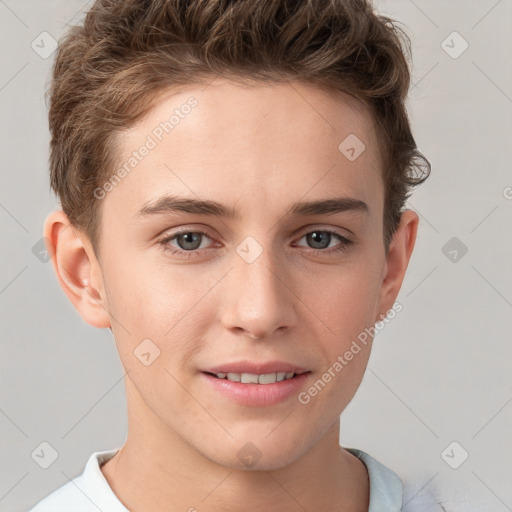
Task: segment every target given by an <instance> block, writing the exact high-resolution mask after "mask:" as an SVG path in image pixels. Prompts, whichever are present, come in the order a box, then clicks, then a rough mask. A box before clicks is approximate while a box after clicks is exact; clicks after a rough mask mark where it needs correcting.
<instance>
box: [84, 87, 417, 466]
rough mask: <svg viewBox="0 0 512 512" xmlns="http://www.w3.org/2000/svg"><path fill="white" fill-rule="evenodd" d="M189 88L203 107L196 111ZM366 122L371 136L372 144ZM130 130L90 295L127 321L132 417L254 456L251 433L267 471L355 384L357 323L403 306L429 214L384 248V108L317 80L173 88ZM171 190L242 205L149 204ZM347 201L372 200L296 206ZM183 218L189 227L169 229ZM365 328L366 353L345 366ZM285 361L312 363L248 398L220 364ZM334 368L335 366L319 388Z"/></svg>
mask: <svg viewBox="0 0 512 512" xmlns="http://www.w3.org/2000/svg"><path fill="white" fill-rule="evenodd" d="M191 96H193V97H194V98H195V100H197V105H196V106H194V107H193V108H190V109H187V108H181V107H182V106H183V105H185V104H187V100H188V99H189V98H190V97H191ZM175 109H178V111H179V112H180V113H181V114H180V115H178V114H177V117H178V118H179V122H176V118H174V121H173V122H174V123H175V126H174V128H173V129H172V131H170V130H169V133H166V132H165V130H164V131H162V130H163V129H162V126H161V125H160V123H165V122H166V121H168V120H169V118H170V116H171V115H172V114H173V112H174V111H175ZM185 112H188V114H187V113H185ZM159 126H160V128H161V129H160V130H158V129H157V128H158V127H159ZM166 128H167V129H169V126H166ZM148 136H149V137H150V139H152V140H153V141H156V146H155V147H153V145H154V144H153V143H152V142H151V141H150V139H148ZM348 136H350V137H352V138H351V139H348V142H347V143H345V146H342V148H341V151H340V149H339V146H340V144H341V143H342V142H343V141H344V140H345V139H346V138H347V137H348ZM354 136H355V137H357V139H359V141H361V142H362V143H363V144H364V146H365V149H364V151H363V152H362V153H360V154H359V156H357V153H358V152H359V151H360V148H361V146H358V145H357V144H360V142H357V141H356V139H355V138H354ZM159 138H160V139H161V140H158V139H159ZM354 141H356V142H357V144H356V145H354V144H355V143H354ZM118 143H119V145H118V149H117V150H118V152H119V160H118V161H119V164H120V167H121V165H122V164H124V163H125V162H128V161H129V158H130V157H131V156H133V152H134V151H136V152H137V153H138V156H136V158H140V161H138V160H137V164H136V165H135V166H134V167H133V168H132V169H131V171H130V172H129V173H128V174H127V175H126V176H125V177H124V178H123V179H121V181H120V182H119V183H118V184H117V185H116V186H115V187H114V188H113V190H111V191H110V192H108V193H106V195H105V197H104V198H103V199H101V200H102V201H103V205H102V208H103V210H102V221H101V223H102V228H101V229H102V232H101V241H100V247H101V249H100V253H101V255H100V258H99V262H98V261H96V260H95V258H94V255H93V253H92V251H91V249H90V246H89V245H87V244H86V247H87V254H88V256H89V258H90V259H89V262H90V274H88V279H89V285H88V286H89V290H88V291H87V293H85V292H84V294H83V297H82V300H80V301H78V300H76V301H74V302H75V305H76V307H77V309H79V311H80V312H81V313H82V316H83V317H84V318H86V320H87V321H88V322H89V323H91V324H93V325H96V326H109V325H111V326H112V330H113V333H114V336H115V340H116V344H117V348H118V350H119V354H120V358H121V361H122V363H123V366H124V368H125V370H126V371H127V372H128V373H127V377H126V379H127V389H128V407H129V415H130V421H132V420H133V421H137V422H138V423H139V425H140V424H143V425H145V427H146V429H147V430H146V431H147V432H148V435H150V434H149V432H151V431H152V430H154V429H155V428H157V429H159V430H160V431H162V430H163V431H165V432H167V433H168V434H169V435H172V436H177V437H179V438H180V439H182V440H185V441H186V443H187V444H188V445H189V446H191V447H192V448H194V449H195V450H197V452H199V453H201V454H202V455H204V456H205V457H206V458H208V459H210V460H212V461H215V462H218V463H221V464H224V465H227V466H233V467H240V468H243V467H244V464H243V461H242V459H241V458H239V456H238V454H239V451H240V450H241V449H242V448H244V446H245V448H244V450H249V451H251V450H254V448H250V447H249V448H248V447H247V446H246V444H247V443H252V444H253V445H254V446H255V447H256V449H257V452H255V454H256V455H255V457H256V459H257V458H258V457H259V455H258V454H261V459H260V460H259V461H258V462H257V463H256V465H255V466H254V469H260V468H261V469H271V468H278V467H282V466H284V465H286V464H289V463H291V462H292V461H294V460H296V459H297V458H298V457H299V456H301V455H302V454H304V453H306V452H307V451H308V450H309V449H310V448H311V447H312V446H314V445H315V444H316V443H317V442H318V441H319V440H320V439H321V438H322V437H323V436H324V435H325V434H326V433H327V432H328V430H329V429H330V428H331V427H332V426H333V425H335V423H336V422H337V420H338V419H339V415H340V413H341V412H342V411H343V409H344V408H345V407H346V406H347V404H348V403H349V402H350V400H351V399H352V397H353V396H354V393H355V391H356V390H357V388H358V386H359V384H360V381H361V379H362V377H363V373H364V370H365V367H366V364H367V361H368V357H369V354H370V345H371V337H368V341H367V344H366V345H364V344H363V343H361V342H360V341H357V340H358V335H359V334H360V333H362V332H364V331H365V328H370V327H373V325H374V323H375V322H376V321H378V320H380V319H381V318H382V317H381V315H382V314H384V315H385V314H386V312H387V311H388V310H389V309H390V308H391V307H392V306H393V303H394V301H395V298H396V295H397V293H398V290H399V288H400V285H401V282H402V278H403V275H404V272H405V269H406V267H407V263H408V260H409V257H410V254H411V251H412V247H413V245H414V239H415V234H416V227H417V216H416V215H415V214H414V213H413V212H411V211H407V212H405V213H404V215H403V216H402V224H401V226H400V229H399V231H398V232H397V234H396V235H395V239H394V241H393V242H392V245H391V249H390V251H389V253H388V254H386V253H385V251H384V243H383V210H384V186H383V182H382V178H381V168H380V164H379V156H378V153H377V141H376V135H375V132H374V129H373V127H372V122H371V119H370V117H369V115H368V114H367V113H366V111H364V110H363V109H361V108H357V109H356V108H354V107H353V106H351V105H350V104H349V103H347V102H346V101H345V100H344V99H343V97H342V96H337V97H336V96H334V95H330V94H328V93H327V92H324V91H322V90H320V89H317V88H314V87H312V86H310V85H306V84H300V83H294V84H293V86H292V85H287V84H278V85H277V84H276V85H272V86H268V85H265V86H264V85H258V86H254V87H241V86H240V85H235V84H233V83H230V82H228V81H221V80H218V79H217V80H215V81H214V82H213V83H211V84H210V85H209V86H208V87H206V88H204V86H190V87H189V88H186V89H184V90H182V91H181V92H179V93H175V94H171V93H169V94H168V95H165V96H163V97H162V99H161V100H160V101H159V103H158V104H157V106H156V108H154V109H153V110H152V111H151V112H150V113H149V115H147V116H146V117H145V118H144V119H143V120H142V121H141V122H140V123H138V124H137V125H136V126H134V127H133V128H132V129H130V130H127V131H126V132H124V133H123V134H122V135H120V136H119V138H118ZM145 144H146V146H147V147H149V148H150V149H149V150H148V151H147V152H146V151H144V150H142V151H140V148H141V146H143V145H145ZM351 147H354V151H351V149H350V148H351ZM141 153H144V154H146V153H147V155H146V156H144V157H142V156H141ZM347 156H349V157H350V158H348V157H347ZM354 156H357V158H355V159H354ZM131 163H132V164H133V163H134V162H133V161H132V162H131ZM166 195H169V196H171V195H172V196H173V197H174V198H178V199H189V200H193V201H199V200H200V201H212V202H213V201H214V202H215V203H218V204H219V205H222V206H223V207H224V208H225V209H226V210H228V209H229V210H230V211H236V212H237V216H236V217H230V216H228V215H222V214H219V213H217V214H215V215H212V214H207V213H200V212H199V211H196V212H192V213H191V212H184V211H179V210H173V209H171V208H169V209H166V208H165V207H164V206H165V203H162V205H164V206H163V207H162V208H161V210H160V213H151V214H150V213H147V214H141V213H139V212H140V211H141V210H142V209H143V208H144V207H147V206H148V205H149V206H151V205H153V206H154V205H155V204H156V203H158V202H160V201H162V198H163V197H164V196H166ZM340 198H346V199H347V198H351V199H353V200H354V201H358V202H363V203H365V205H366V207H360V208H349V209H346V210H343V209H338V210H336V209H335V211H332V212H330V213H329V210H325V209H324V210H325V211H324V212H323V213H322V212H321V211H317V212H315V208H310V211H309V214H308V211H307V210H305V209H303V210H304V211H302V212H300V213H293V212H290V209H291V208H292V206H293V205H296V204H297V203H309V202H324V201H328V200H334V199H340ZM168 205H171V202H170V201H169V203H168ZM318 209H319V208H317V209H316V210H318ZM320 210H321V208H320ZM198 231H202V232H204V233H206V235H207V236H205V235H196V236H194V233H197V232H198ZM328 231H334V232H336V233H337V234H339V236H340V237H344V238H346V239H349V240H351V243H348V244H347V243H346V242H344V241H343V240H341V241H340V239H338V238H337V237H336V236H334V235H329V233H328ZM178 232H184V233H189V235H185V236H181V237H177V238H174V239H171V238H172V237H173V235H176V234H178ZM164 239H167V241H166V242H165V243H164ZM86 268H87V267H81V270H80V272H85V273H86V274H87V270H86ZM84 269H85V270H84ZM91 289H94V290H97V296H96V298H94V299H93V297H92V296H93V295H94V293H93V292H91ZM106 311H107V312H108V313H106ZM144 340H146V341H144ZM147 340H150V341H147ZM354 340H356V341H357V343H358V345H359V347H360V350H359V352H357V354H355V355H353V358H352V359H351V360H350V361H346V358H344V360H345V362H346V364H344V365H343V369H342V370H338V371H335V370H334V367H335V363H336V361H339V359H338V357H339V356H341V357H343V356H344V354H345V353H346V352H347V351H348V350H349V349H350V347H351V346H352V344H353V342H354ZM141 343H143V345H141ZM157 351H159V356H158V357H156V358H155V359H154V360H153V358H154V357H155V354H156V352H157ZM142 353H146V355H141V354H142ZM147 353H149V355H147ZM141 360H143V361H146V362H151V361H152V362H151V363H150V364H148V365H146V364H143V362H141ZM148 360H149V361H148ZM276 361H277V362H282V363H286V364H287V365H291V366H294V367H300V368H302V369H304V370H307V371H308V372H309V373H307V374H306V375H305V376H302V377H301V380H300V385H298V386H295V388H293V389H292V391H291V392H290V393H289V394H288V395H286V396H284V397H282V398H281V399H280V400H277V401H273V402H270V403H266V404H262V403H261V401H262V400H263V399H262V398H261V396H260V395H259V393H262V392H263V389H261V388H264V387H265V386H266V384H258V385H257V386H259V388H257V389H255V390H254V389H253V391H254V393H255V395H256V398H255V399H254V400H255V401H254V402H252V403H249V402H246V401H244V400H248V399H247V397H246V393H245V390H242V398H240V399H239V400H237V399H235V398H233V397H232V396H230V395H228V394H225V393H224V392H221V391H220V390H219V386H218V385H216V384H219V383H220V381H217V380H215V381H214V380H213V379H216V378H215V377H209V376H207V375H206V374H205V372H207V371H211V370H212V369H214V368H217V369H219V368H222V367H223V366H224V365H227V364H231V363H237V362H240V363H242V364H243V362H249V363H253V364H264V363H268V362H276ZM278 366H279V364H278ZM336 368H339V366H336ZM329 369H331V379H330V381H329V382H326V383H325V380H328V377H326V378H325V380H324V383H325V385H324V386H318V385H317V387H319V389H320V391H317V393H316V394H315V392H314V391H313V392H312V393H309V392H308V390H310V388H311V387H312V386H314V384H315V382H317V381H318V380H319V379H320V380H322V376H323V375H324V374H326V373H328V372H329ZM273 371H276V370H273ZM249 373H252V372H249ZM265 373H271V372H270V371H269V372H265ZM333 375H334V376H333ZM222 382H225V381H222ZM289 385H290V383H288V384H286V386H289ZM235 386H238V387H240V386H243V384H238V385H235ZM246 386H251V387H253V386H255V385H246ZM272 386H273V387H274V388H278V389H280V388H282V387H283V385H282V384H278V385H272ZM247 389H248V388H247ZM269 389H270V388H269ZM306 395H307V396H306ZM258 396H259V398H258ZM308 397H309V400H308ZM258 400H259V402H258ZM241 453H242V454H244V453H245V452H244V451H242V452H241Z"/></svg>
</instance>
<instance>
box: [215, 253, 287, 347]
mask: <svg viewBox="0 0 512 512" xmlns="http://www.w3.org/2000/svg"><path fill="white" fill-rule="evenodd" d="M278 260H279V258H277V257H276V256H275V255H273V254H272V252H271V250H270V249H268V248H264V249H263V251H262V252H261V254H260V255H259V256H258V257H257V258H256V259H255V260H254V261H250V260H246V259H244V258H243V257H241V256H240V255H239V254H238V253H235V254H234V255H233V268H232V270H231V271H230V272H229V274H228V276H227V278H228V279H227V282H225V286H224V287H223V290H224V293H225V294H226V297H225V300H223V301H222V306H221V308H222V309H221V321H222V324H223V326H224V328H226V329H228V330H229V331H232V332H234V333H235V334H244V335H245V336H247V337H249V338H251V339H262V338H269V337H271V336H272V335H273V334H274V333H276V332H277V331H282V332H283V333H284V332H286V331H287V330H289V329H291V328H292V327H293V326H294V325H296V323H297V311H296V308H297V299H296V297H295V295H294V293H293V278H292V275H291V272H290V271H289V270H288V271H286V266H285V265H284V262H281V261H278ZM294 299H295V300H294Z"/></svg>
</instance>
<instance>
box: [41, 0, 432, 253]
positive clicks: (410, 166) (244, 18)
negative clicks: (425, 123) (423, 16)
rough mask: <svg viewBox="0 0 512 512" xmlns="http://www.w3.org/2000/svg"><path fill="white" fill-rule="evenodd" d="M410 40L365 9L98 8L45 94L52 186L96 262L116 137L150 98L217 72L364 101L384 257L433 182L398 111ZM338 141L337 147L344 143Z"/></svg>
mask: <svg viewBox="0 0 512 512" xmlns="http://www.w3.org/2000/svg"><path fill="white" fill-rule="evenodd" d="M410 54H411V50H410V40H409V38H408V36H407V34H406V33H405V32H404V31H403V30H402V29H400V28H399V27H398V25H397V24H396V22H395V21H393V20H391V19H390V18H387V17H385V16H382V15H379V14H377V13H376V12H375V11H374V9H373V7H372V5H371V4H370V2H369V1H367V0H97V1H96V2H95V3H94V4H93V6H92V7H91V9H90V10H89V12H88V13H87V15H86V17H85V20H84V22H83V24H81V25H77V26H73V27H71V29H70V30H69V32H68V33H67V34H66V36H65V37H64V38H63V39H61V41H60V42H59V46H58V49H57V53H56V58H55V63H54V68H53V76H52V81H51V84H50V88H49V90H48V92H47V95H48V97H49V100H50V110H49V125H50V132H51V143H50V183H51V187H52V189H53V190H54V191H55V193H56V194H57V195H58V197H59V198H60V201H61V206H62V209H63V211H64V212H65V213H66V215H67V216H68V218H69V220H70V222H71V224H72V225H74V226H76V227H78V228H80V229H81V230H83V231H84V232H85V233H86V234H87V236H88V237H89V239H90V241H91V243H92V246H93V248H94V250H95V252H96V254H98V251H99V226H100V218H101V208H100V207H101V201H100V200H98V199H96V197H95V194H94V190H95V189H96V188H97V187H98V186H99V185H100V184H101V183H104V182H105V180H108V179H109V177H110V176H111V175H112V174H113V172H114V171H115V168H114V166H115V163H116V155H115V150H114V149H115V143H114V136H115V135H116V134H117V133H118V132H119V131H121V130H123V129H126V128H129V127H130V126H131V125H133V124H134V123H135V122H136V121H138V120H139V119H141V118H142V117H143V116H144V115H145V114H146V113H147V112H148V111H149V109H150V108H151V107H152V106H153V104H154V103H155V100H156V97H157V93H158V92H160V91H163V90H164V89H165V88H167V87H169V86H173V85H186V84H192V83H207V81H208V80H209V81H211V79H212V76H214V75H217V74H218V75H223V76H225V75H232V76H235V77H240V79H251V80H253V79H254V80H261V81H266V82H272V81H275V82H283V81H288V80H300V81H309V82H313V83H315V84H317V85H319V86H322V87H327V88H328V89H329V90H332V91H342V92H344V93H348V94H349V95H351V96H353V97H355V98H357V99H358V100H360V101H362V102H363V103H364V104H365V105H366V106H367V107H368V108H369V111H370V113H371V116H372V119H373V121H374V123H375V128H376V131H377V134H378V137H379V141H380V148H379V150H380V151H379V154H380V156H381V161H382V166H383V169H382V173H383V174H382V178H383V183H384V189H385V206H384V212H383V215H384V223H383V224H384V225H383V237H384V245H385V249H386V252H387V250H388V248H389V243H390V241H391V239H392V236H393V234H394V232H395V231H396V228H397V226H398V224H399V222H400V216H401V212H402V208H403V206H404V204H405V202H406V200H407V199H408V197H409V195H410V188H411V187H413V186H415V185H418V184H420V183H422V182H423V181H424V180H425V179H426V178H427V177H428V175H429V174H430V164H429V162H428V160H427V159H426V158H425V157H424V156H423V155H422V154H421V153H420V152H419V150H418V149H417V147H416V144H415V141H414V138H413V136H412V133H411V128H410V125H409V119H408V115H407V111H406V107H405V101H406V96H407V93H408V89H409V85H410V71H409V67H408V61H407V56H408V55H410ZM340 142H341V141H340Z"/></svg>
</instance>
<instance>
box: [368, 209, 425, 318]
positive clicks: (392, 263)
mask: <svg viewBox="0 0 512 512" xmlns="http://www.w3.org/2000/svg"><path fill="white" fill-rule="evenodd" d="M418 223H419V217H418V215H417V214H416V213H415V212H413V211H412V210H405V211H404V212H402V216H401V218H400V225H399V226H398V228H397V230H396V232H395V234H394V236H393V240H392V241H391V243H390V246H389V250H388V253H387V255H386V261H385V276H384V280H383V281H382V286H381V290H380V299H379V308H378V312H379V316H378V317H377V319H376V321H379V320H381V319H382V318H384V317H385V316H386V315H387V312H388V311H389V310H390V309H391V308H392V307H393V304H394V303H395V300H396V298H397V296H398V292H399V291H400V288H401V286H402V282H403V279H404V276H405V272H406V270H407V267H408V265H409V261H410V258H411V255H412V251H413V249H414V244H415V242H416V234H417V231H418Z"/></svg>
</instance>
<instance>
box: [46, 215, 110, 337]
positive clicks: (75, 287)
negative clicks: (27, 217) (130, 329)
mask: <svg viewBox="0 0 512 512" xmlns="http://www.w3.org/2000/svg"><path fill="white" fill-rule="evenodd" d="M44 239H45V243H46V245H47V250H48V252H49V254H50V255H51V256H52V257H51V261H52V264H53V269H54V271H55V274H56V276H57V280H58V281H59V284H60V286H61V288H62V290H63V291H64V293H65V294H66V295H67V297H68V299H69V300H70V301H71V302H72V304H73V306H74V307H75V309H76V310H77V311H78V313H79V314H80V316H81V317H82V318H83V319H84V320H85V321H86V322H87V323H88V324H90V325H92V326H94V327H98V328H107V327H110V317H109V314H108V311H107V307H106V300H105V293H104V286H103V279H102V274H101V268H100V266H99V263H98V261H97V259H96V257H95V255H94V251H93V250H92V247H91V246H90V244H88V243H87V239H86V237H85V235H83V234H82V236H79V233H78V232H77V230H76V228H75V227H74V226H72V225H71V224H70V222H69V220H68V217H67V215H66V214H65V213H64V212H63V211H61V210H56V211H54V212H52V213H51V214H50V215H48V217H47V218H46V220H45V223H44Z"/></svg>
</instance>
